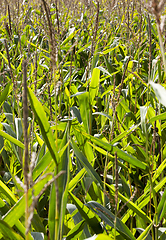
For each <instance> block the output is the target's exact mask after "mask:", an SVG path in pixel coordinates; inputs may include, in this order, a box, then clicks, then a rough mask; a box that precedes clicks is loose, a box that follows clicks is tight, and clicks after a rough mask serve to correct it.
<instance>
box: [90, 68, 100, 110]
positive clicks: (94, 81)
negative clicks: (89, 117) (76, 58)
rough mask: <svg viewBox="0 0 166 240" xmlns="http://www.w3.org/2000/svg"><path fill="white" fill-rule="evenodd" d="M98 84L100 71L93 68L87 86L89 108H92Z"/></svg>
mask: <svg viewBox="0 0 166 240" xmlns="http://www.w3.org/2000/svg"><path fill="white" fill-rule="evenodd" d="M99 82H100V70H99V69H98V68H94V69H93V72H92V79H91V82H90V85H89V101H90V104H91V106H93V102H94V98H95V96H97V94H98V90H99Z"/></svg>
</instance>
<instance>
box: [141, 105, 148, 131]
mask: <svg viewBox="0 0 166 240" xmlns="http://www.w3.org/2000/svg"><path fill="white" fill-rule="evenodd" d="M147 110H148V108H147V107H146V106H140V117H141V127H142V130H143V132H144V133H146V114H147Z"/></svg>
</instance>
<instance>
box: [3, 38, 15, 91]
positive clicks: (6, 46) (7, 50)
mask: <svg viewBox="0 0 166 240" xmlns="http://www.w3.org/2000/svg"><path fill="white" fill-rule="evenodd" d="M4 42H5V49H6V55H7V60H8V64H9V69H10V75H11V79H12V82H13V88H14V91H15V82H14V77H13V71H12V68H11V62H10V55H9V49H8V45H7V41H6V39H5V40H4Z"/></svg>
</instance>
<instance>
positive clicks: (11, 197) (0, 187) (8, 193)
mask: <svg viewBox="0 0 166 240" xmlns="http://www.w3.org/2000/svg"><path fill="white" fill-rule="evenodd" d="M1 194H4V195H5V196H6V197H7V198H8V199H9V200H10V202H11V203H12V204H13V205H14V204H15V203H16V202H17V198H16V197H15V196H14V194H13V192H12V191H11V190H10V189H9V188H8V187H7V186H6V185H5V184H4V183H3V182H2V181H1V180H0V195H1Z"/></svg>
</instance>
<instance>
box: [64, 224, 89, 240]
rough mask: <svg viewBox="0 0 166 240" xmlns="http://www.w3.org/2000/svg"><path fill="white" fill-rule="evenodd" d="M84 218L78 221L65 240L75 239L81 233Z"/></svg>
mask: <svg viewBox="0 0 166 240" xmlns="http://www.w3.org/2000/svg"><path fill="white" fill-rule="evenodd" d="M84 225H85V220H83V221H81V222H79V223H78V224H77V225H76V226H75V227H74V228H73V229H71V230H70V232H69V233H68V234H67V237H66V240H76V239H78V238H79V237H80V235H81V234H82V231H83V229H84Z"/></svg>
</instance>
